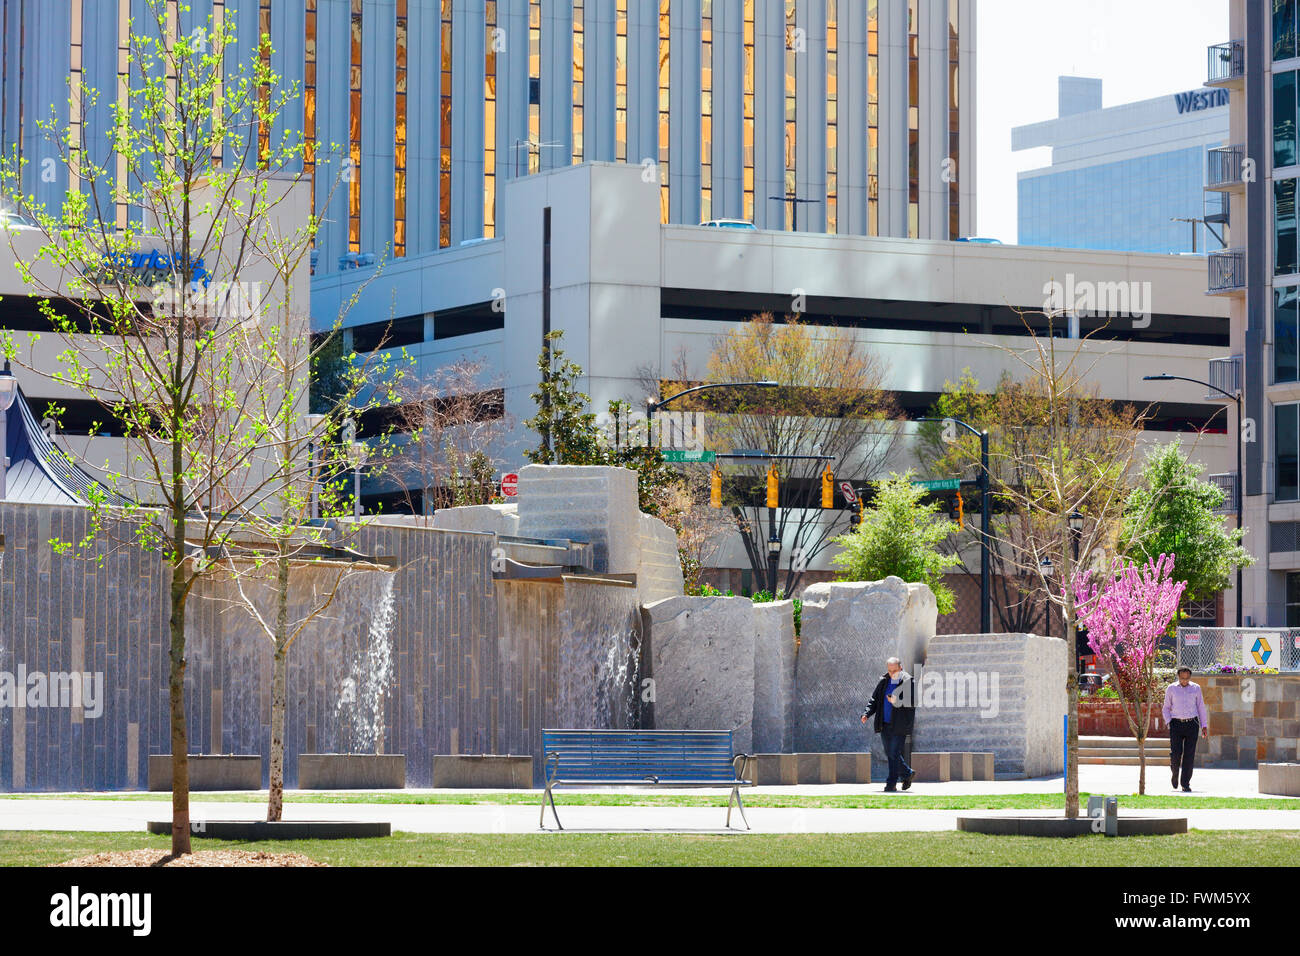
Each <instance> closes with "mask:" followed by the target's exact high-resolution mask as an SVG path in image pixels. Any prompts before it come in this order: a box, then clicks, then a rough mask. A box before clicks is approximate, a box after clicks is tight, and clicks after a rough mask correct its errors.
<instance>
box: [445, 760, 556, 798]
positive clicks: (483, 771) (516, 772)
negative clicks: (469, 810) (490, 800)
mask: <svg viewBox="0 0 1300 956" xmlns="http://www.w3.org/2000/svg"><path fill="white" fill-rule="evenodd" d="M433 785H434V787H435V788H441V787H446V788H469V787H482V788H487V789H493V790H496V789H521V790H527V789H528V788H529V787H531V786H532V785H533V758H532V757H528V756H518V755H513V754H434V757H433Z"/></svg>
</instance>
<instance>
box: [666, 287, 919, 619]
mask: <svg viewBox="0 0 1300 956" xmlns="http://www.w3.org/2000/svg"><path fill="white" fill-rule="evenodd" d="M708 379H709V381H712V382H755V381H764V380H773V381H776V382H778V383H780V387H777V388H742V389H717V390H713V391H706V392H702V393H699V394H698V395H696V396H691V397H690V399H685V400H683V402H682V403H681V404H682V405H683V406H684V407H685V408H686V409H694V410H700V411H705V412H712V413H713V414H711V415H708V416H707V418H706V423H707V424H706V434H707V436H708V441H709V443H710V445H711V446H712V447H713V448H715V449H724V448H725V449H730V450H731V451H733V452H736V451H752V452H757V453H762V454H773V455H778V456H780V455H784V456H808V457H804V458H796V457H786V458H777V459H775V460H774V463H775V465H776V467H777V470H778V472H779V473H780V500H779V508H778V509H777V513H776V531H777V534H778V535H779V536H780V537H781V538H782V540H784V541H786V542H788V543H789V545H790V548H789V551H788V552H787V563H786V577H785V587H784V595H785V596H786V597H789V596H791V595H792V594H793V593H794V591H795V589H796V588H797V587H798V585H799V580H800V578H801V576H802V573H803V570H804V568H805V567H806V566H807V564H808V563H809V562H811V561H812V560H813V559H814V558H815V557H816V556H817V555H818V554H820V553H821V552H822V551H823V550H824V549H825V548H826V547H827V546H828V545H829V544H830V542H831V539H832V538H834V537H835V536H836V535H838V534H840V533H842V532H843V531H845V530H847V529H848V526H849V518H848V512H847V511H844V510H841V509H829V510H824V509H822V508H821V497H822V483H821V474H822V470H823V468H824V467H825V466H826V465H827V464H829V465H830V467H831V469H832V471H833V472H834V475H835V479H836V481H837V483H838V482H839V481H850V482H852V483H853V484H854V485H855V486H856V485H860V484H863V483H865V482H866V481H868V480H870V479H872V478H876V477H878V476H879V475H880V474H881V473H883V471H884V468H885V465H886V462H887V461H888V459H889V457H890V455H891V454H892V453H893V451H894V449H895V447H896V444H897V442H898V425H897V421H896V419H897V418H898V411H897V407H896V404H895V401H894V396H893V394H892V393H891V392H889V391H887V390H886V389H885V388H884V387H883V384H882V383H883V381H884V366H883V364H882V363H881V361H880V359H879V358H878V357H877V356H876V355H875V354H874V353H873V352H871V351H870V350H869V349H868V348H867V347H866V346H864V345H863V344H862V343H861V342H860V341H858V339H857V338H856V337H855V336H854V335H853V333H852V332H851V331H848V330H841V329H830V328H816V327H813V326H809V325H806V324H804V323H803V322H801V321H799V319H798V317H793V316H787V317H786V318H785V320H784V321H782V322H777V321H776V320H775V319H774V317H773V316H772V315H771V314H770V313H764V314H762V315H758V316H755V317H754V318H752V319H751V320H750V321H748V322H747V323H745V324H744V325H743V326H741V327H740V328H737V329H734V330H733V331H731V332H729V333H728V334H726V335H723V336H720V337H719V338H718V339H717V340H716V341H715V343H714V349H713V354H712V356H711V357H710V360H709V366H708ZM679 384H682V385H685V384H688V383H679ZM678 390H681V389H678ZM664 394H665V397H667V396H670V395H671V394H673V390H672V389H665V393H664ZM688 403H689V404H688ZM816 456H826V459H825V460H821V459H819V458H817V457H816ZM768 464H769V463H768V461H767V460H763V459H755V461H754V462H753V463H742V464H740V465H737V466H732V463H728V465H729V471H730V472H731V474H730V476H729V484H730V486H731V488H730V491H731V497H732V501H731V503H732V504H733V505H734V508H735V512H734V513H735V515H736V519H737V527H738V529H739V531H740V533H741V537H742V541H743V543H744V546H745V552H746V554H747V556H748V558H749V562H750V566H751V567H752V568H753V570H754V574H755V576H756V577H758V578H762V577H765V576H766V574H767V544H766V540H767V535H768V521H767V519H766V511H767V509H766V508H765V507H764V501H765V495H766V475H767V468H768Z"/></svg>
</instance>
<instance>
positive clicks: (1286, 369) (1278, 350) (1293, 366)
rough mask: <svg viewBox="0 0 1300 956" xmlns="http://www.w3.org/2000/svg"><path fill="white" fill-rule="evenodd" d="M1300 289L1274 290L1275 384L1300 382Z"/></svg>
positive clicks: (1296, 287) (1293, 287) (1292, 287)
mask: <svg viewBox="0 0 1300 956" xmlns="http://www.w3.org/2000/svg"><path fill="white" fill-rule="evenodd" d="M1298 307H1300V286H1288V287H1287V288H1285V289H1274V290H1273V381H1274V382H1300V349H1298V348H1297V343H1298V342H1300V308H1298Z"/></svg>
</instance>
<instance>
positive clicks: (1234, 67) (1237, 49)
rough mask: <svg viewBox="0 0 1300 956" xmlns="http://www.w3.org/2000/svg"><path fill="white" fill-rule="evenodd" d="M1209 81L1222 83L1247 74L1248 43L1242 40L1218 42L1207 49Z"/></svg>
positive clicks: (1206, 70) (1206, 72)
mask: <svg viewBox="0 0 1300 956" xmlns="http://www.w3.org/2000/svg"><path fill="white" fill-rule="evenodd" d="M1206 61H1207V62H1206V69H1205V76H1206V80H1205V82H1207V83H1222V82H1223V81H1224V80H1235V79H1239V78H1241V77H1243V76H1245V75H1246V44H1245V43H1243V42H1242V41H1241V40H1229V41H1228V42H1227V43H1216V44H1215V45H1214V46H1212V47H1210V48H1209V49H1208V50H1207V51H1206Z"/></svg>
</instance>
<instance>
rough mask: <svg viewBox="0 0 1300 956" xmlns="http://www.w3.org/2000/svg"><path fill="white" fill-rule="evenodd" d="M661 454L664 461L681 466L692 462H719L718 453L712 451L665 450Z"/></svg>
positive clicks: (661, 450)
mask: <svg viewBox="0 0 1300 956" xmlns="http://www.w3.org/2000/svg"><path fill="white" fill-rule="evenodd" d="M659 454H661V455H662V456H663V459H664V461H668V462H676V463H679V464H683V463H690V462H704V463H705V464H712V463H713V462H715V461H717V460H718V455H717V452H712V451H703V450H701V451H695V450H691V449H686V448H663V449H660V451H659Z"/></svg>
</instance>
